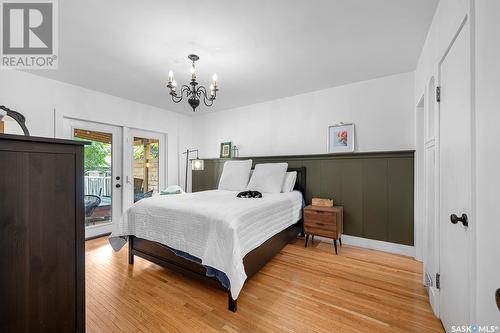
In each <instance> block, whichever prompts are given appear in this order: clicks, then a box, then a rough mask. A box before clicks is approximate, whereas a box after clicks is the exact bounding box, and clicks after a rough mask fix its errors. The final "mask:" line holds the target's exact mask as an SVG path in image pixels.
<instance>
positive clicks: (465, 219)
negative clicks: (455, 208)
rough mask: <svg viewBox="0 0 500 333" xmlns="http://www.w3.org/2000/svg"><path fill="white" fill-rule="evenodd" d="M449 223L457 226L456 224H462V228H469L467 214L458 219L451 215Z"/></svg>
mask: <svg viewBox="0 0 500 333" xmlns="http://www.w3.org/2000/svg"><path fill="white" fill-rule="evenodd" d="M450 221H451V223H453V224H457V223H458V222H462V224H463V225H464V227H468V226H469V220H468V219H467V214H462V216H460V217H458V216H457V215H455V214H451V216H450Z"/></svg>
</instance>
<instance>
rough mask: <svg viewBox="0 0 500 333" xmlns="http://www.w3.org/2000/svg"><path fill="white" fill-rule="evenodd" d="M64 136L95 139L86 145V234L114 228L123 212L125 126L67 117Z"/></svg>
mask: <svg viewBox="0 0 500 333" xmlns="http://www.w3.org/2000/svg"><path fill="white" fill-rule="evenodd" d="M63 134H64V137H66V138H68V139H74V140H84V141H88V142H91V143H92V144H91V145H87V146H86V147H85V148H84V149H85V158H84V163H85V168H84V181H85V184H84V189H85V193H84V195H85V197H84V198H85V238H93V237H97V236H100V235H105V234H108V233H110V232H111V231H112V222H113V221H114V220H118V219H120V218H121V215H122V204H123V202H122V170H123V160H122V143H123V142H122V141H123V139H122V128H121V127H119V126H112V125H105V124H100V123H94V122H90V121H83V120H76V119H70V118H64V123H63Z"/></svg>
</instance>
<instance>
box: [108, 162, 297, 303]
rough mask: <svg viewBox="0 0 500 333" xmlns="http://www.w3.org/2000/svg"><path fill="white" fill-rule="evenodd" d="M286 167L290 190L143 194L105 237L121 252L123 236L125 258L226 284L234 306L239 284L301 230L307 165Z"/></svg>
mask: <svg viewBox="0 0 500 333" xmlns="http://www.w3.org/2000/svg"><path fill="white" fill-rule="evenodd" d="M288 171H296V172H297V178H296V181H295V185H294V191H292V192H289V193H277V194H267V193H266V194H264V196H263V198H258V199H243V198H236V194H237V192H233V191H223V190H213V191H203V192H196V193H189V194H181V195H177V196H171V197H162V196H159V197H155V198H149V199H145V200H142V201H140V202H138V203H137V204H136V205H134V206H133V207H132V208H131V209H130V210H129V211H128V212H127V213H126V214H125V215H124V219H123V221H120V223H117V224H115V225H114V230H113V233H112V235H111V236H110V243H111V245H112V246H113V248H114V249H115V250H119V249H120V248H121V247H122V246H123V245H124V244H125V243H126V242H127V241H128V243H129V256H128V258H129V259H128V260H129V264H133V263H134V256H139V257H141V258H143V259H146V260H149V261H151V262H154V263H156V264H158V265H161V266H163V267H165V268H168V269H170V270H173V271H176V272H179V273H182V274H184V275H186V276H189V277H191V278H196V279H198V280H203V281H205V282H207V283H210V284H212V285H214V286H217V287H219V288H221V289H223V290H225V291H226V292H227V295H228V309H229V310H230V311H233V312H235V311H236V310H237V298H238V296H239V293H240V291H241V289H242V288H243V284H244V282H245V281H246V280H247V279H249V278H250V277H251V276H252V275H254V274H255V273H257V272H258V271H259V270H260V269H261V268H262V267H263V266H264V265H265V264H266V263H267V262H268V261H270V260H271V259H272V258H273V257H274V256H275V255H276V254H277V253H279V252H280V251H281V249H282V248H283V247H284V246H285V245H286V244H288V243H289V242H290V241H291V240H293V239H295V238H297V235H299V234H302V233H303V223H302V208H303V200H304V199H303V198H304V194H305V193H304V192H305V187H306V183H305V181H306V177H305V172H306V170H305V168H288Z"/></svg>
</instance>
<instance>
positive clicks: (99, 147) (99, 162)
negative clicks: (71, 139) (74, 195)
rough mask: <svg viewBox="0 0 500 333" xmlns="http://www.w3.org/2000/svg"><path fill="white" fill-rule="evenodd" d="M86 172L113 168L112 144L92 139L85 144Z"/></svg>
mask: <svg viewBox="0 0 500 333" xmlns="http://www.w3.org/2000/svg"><path fill="white" fill-rule="evenodd" d="M84 167H85V172H88V171H105V170H108V169H110V168H111V145H110V144H107V143H102V142H97V141H92V144H91V145H89V146H85V162H84Z"/></svg>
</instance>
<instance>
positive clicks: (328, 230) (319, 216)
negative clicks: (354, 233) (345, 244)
mask: <svg viewBox="0 0 500 333" xmlns="http://www.w3.org/2000/svg"><path fill="white" fill-rule="evenodd" d="M343 226H344V208H343V207H342V206H334V207H320V206H312V205H309V206H307V207H306V208H304V233H305V234H306V244H305V246H306V247H307V242H308V241H309V235H312V241H314V236H315V235H316V236H322V237H327V238H332V239H333V245H334V247H335V254H337V240H338V241H339V243H340V246H342V239H341V236H342V231H343Z"/></svg>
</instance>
